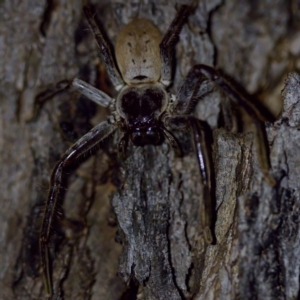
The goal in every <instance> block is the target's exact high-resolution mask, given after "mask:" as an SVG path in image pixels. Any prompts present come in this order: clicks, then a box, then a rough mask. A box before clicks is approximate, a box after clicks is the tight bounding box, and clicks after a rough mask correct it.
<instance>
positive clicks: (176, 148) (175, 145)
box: [162, 128, 182, 156]
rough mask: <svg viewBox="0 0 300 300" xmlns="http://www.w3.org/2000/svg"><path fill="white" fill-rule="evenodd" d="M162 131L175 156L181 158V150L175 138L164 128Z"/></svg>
mask: <svg viewBox="0 0 300 300" xmlns="http://www.w3.org/2000/svg"><path fill="white" fill-rule="evenodd" d="M162 131H163V133H164V135H165V137H166V138H167V141H168V143H169V144H170V146H171V147H172V149H173V151H174V152H175V154H176V156H182V151H181V148H180V146H179V144H178V142H177V140H176V138H175V137H174V136H173V134H172V132H170V131H169V130H167V129H166V128H162Z"/></svg>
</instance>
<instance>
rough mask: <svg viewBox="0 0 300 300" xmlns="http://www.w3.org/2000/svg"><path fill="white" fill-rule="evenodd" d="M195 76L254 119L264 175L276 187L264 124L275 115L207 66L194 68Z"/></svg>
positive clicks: (273, 119) (272, 119) (257, 145)
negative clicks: (203, 77)
mask: <svg viewBox="0 0 300 300" xmlns="http://www.w3.org/2000/svg"><path fill="white" fill-rule="evenodd" d="M193 72H194V74H195V76H200V77H201V76H203V75H204V76H205V77H206V78H207V79H209V80H210V81H212V82H214V83H215V84H216V85H217V87H219V89H220V90H221V91H222V92H223V93H225V94H226V95H228V97H229V98H230V99H231V100H232V101H233V102H234V103H236V104H237V105H239V106H241V107H242V108H243V109H244V110H245V111H246V113H247V114H248V115H249V116H250V117H251V118H252V122H253V124H254V125H255V129H256V130H255V142H256V147H257V151H258V159H259V163H260V167H261V169H262V172H263V175H264V177H265V179H266V181H267V182H268V184H269V185H270V186H275V185H276V180H275V179H274V177H273V176H272V175H271V173H270V169H271V164H270V158H269V148H268V141H267V135H266V129H265V126H264V124H263V123H264V122H265V121H268V122H274V121H275V118H274V117H273V115H272V114H271V113H270V112H269V111H268V110H267V109H266V108H265V107H264V106H262V105H261V104H260V103H259V102H255V103H254V102H252V101H250V100H249V99H247V98H246V97H245V96H243V95H242V94H241V93H240V92H238V91H237V90H236V88H234V86H233V85H232V84H230V83H229V82H228V81H227V80H226V79H225V78H224V77H223V76H222V75H221V74H220V73H219V72H218V71H217V70H215V69H214V68H212V67H210V66H206V65H201V64H200V65H196V66H194V67H193Z"/></svg>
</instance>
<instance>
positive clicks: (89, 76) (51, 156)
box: [0, 0, 300, 300]
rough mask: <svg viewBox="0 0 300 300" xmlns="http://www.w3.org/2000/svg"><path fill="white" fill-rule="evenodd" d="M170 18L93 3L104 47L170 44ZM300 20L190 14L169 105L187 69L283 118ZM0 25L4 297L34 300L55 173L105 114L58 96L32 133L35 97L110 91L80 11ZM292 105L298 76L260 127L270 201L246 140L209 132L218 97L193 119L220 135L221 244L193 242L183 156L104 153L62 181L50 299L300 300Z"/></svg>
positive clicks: (262, 4)
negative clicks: (212, 75)
mask: <svg viewBox="0 0 300 300" xmlns="http://www.w3.org/2000/svg"><path fill="white" fill-rule="evenodd" d="M96 2H97V1H96ZM175 4H176V3H175V1H166V2H163V3H162V2H161V1H151V2H149V1H144V2H142V1H137V2H131V3H127V2H126V1H118V2H115V1H98V6H99V15H100V16H101V19H102V21H103V24H104V25H105V28H106V29H107V33H108V35H109V36H110V37H111V39H112V40H113V41H114V40H115V37H116V34H117V32H118V30H119V29H120V27H121V26H122V25H123V24H126V23H127V22H128V21H129V20H131V19H132V18H134V17H136V16H137V15H139V16H140V17H147V18H149V19H151V20H153V22H154V23H155V24H157V25H158V27H159V28H160V30H161V31H162V32H165V31H166V29H167V27H168V25H169V24H170V22H171V20H172V18H173V16H174V14H175V7H176V5H175ZM297 5H298V4H297V2H296V1H292V0H290V1H286V0H278V1H268V0H264V1H259V3H258V2H256V1H250V0H243V1H238V0H227V1H223V2H221V1H218V0H216V1H209V2H208V1H207V2H199V5H198V7H197V10H196V11H195V14H194V15H192V16H191V17H190V18H189V23H188V26H185V27H184V28H183V31H182V34H181V36H180V43H179V44H178V46H177V49H176V50H177V54H176V58H177V67H176V72H175V78H174V86H173V87H172V91H173V92H174V91H176V88H177V89H178V87H179V86H180V83H181V82H182V78H184V76H185V75H186V74H187V72H188V71H189V69H190V68H191V67H192V66H193V65H194V64H196V63H205V64H209V65H216V66H218V67H220V68H221V69H222V70H223V71H224V72H225V73H226V74H227V75H230V76H231V77H232V78H234V79H235V80H236V81H238V82H239V83H240V84H242V85H243V86H244V87H245V89H247V90H248V91H249V92H250V93H252V94H255V95H257V96H258V97H259V98H261V100H262V101H264V102H265V103H266V104H267V105H269V107H270V109H271V110H272V111H273V113H274V114H278V112H279V110H280V108H281V105H280V103H281V101H280V97H281V96H280V90H281V89H282V88H283V80H284V78H286V77H287V73H288V71H291V70H298V68H299V58H298V57H299V53H300V39H299V34H297V30H298V29H299V11H298V6H297ZM0 15H1V19H0V37H1V39H0V53H1V63H0V78H1V90H0V114H1V124H0V150H1V152H0V165H1V168H0V176H1V180H0V184H1V186H0V190H1V197H0V201H1V211H0V224H1V232H0V240H1V243H0V267H1V268H0V298H1V299H5V300H6V299H43V298H44V294H43V293H44V292H43V283H42V279H41V274H40V269H39V257H38V248H37V246H38V244H37V243H38V231H39V226H40V221H41V210H42V207H43V203H44V201H45V197H46V194H47V185H48V182H49V177H50V172H51V169H52V168H53V166H54V164H55V162H56V161H57V160H58V159H59V157H60V156H61V155H62V153H63V152H64V151H65V150H66V149H67V148H68V147H69V146H70V145H71V143H72V140H75V139H76V138H77V137H79V136H81V135H82V134H84V133H85V132H86V131H87V130H88V129H89V128H90V127H91V126H92V125H93V124H96V123H97V122H100V121H101V120H103V119H105V116H106V111H105V110H103V109H96V107H95V106H94V105H92V104H90V103H89V102H88V101H86V100H85V99H78V96H77V95H74V94H69V93H64V94H62V95H59V96H57V97H55V99H53V100H51V101H49V102H48V103H46V104H45V106H44V107H43V108H42V109H41V112H40V114H39V115H38V117H37V118H36V119H34V120H30V118H31V116H32V112H33V110H34V108H33V102H34V98H35V96H36V94H37V93H38V92H39V91H42V90H44V89H45V88H46V87H47V85H48V84H50V83H53V82H57V81H59V80H62V79H65V78H73V77H74V76H78V77H80V78H81V79H84V80H86V81H88V82H89V83H91V84H94V85H95V86H98V87H100V88H101V89H104V90H105V91H106V92H108V93H111V94H113V90H112V88H111V86H110V85H109V84H108V83H107V81H106V75H105V74H104V73H103V65H102V64H101V61H100V59H99V58H98V53H97V48H96V46H95V43H94V41H93V39H92V36H91V35H89V34H88V30H87V25H86V22H85V21H84V18H83V15H82V12H81V2H80V1H79V0H72V1H64V0H59V1H48V2H47V3H46V2H41V1H27V0H20V1H8V0H7V1H1V2H0ZM299 92H300V77H299V76H298V75H297V74H296V73H293V74H292V75H290V76H289V77H288V80H287V82H286V86H285V89H284V92H283V94H282V95H283V99H284V109H283V113H282V115H281V116H280V117H279V119H278V121H277V122H276V123H275V124H267V131H268V139H269V143H270V150H271V153H270V157H271V162H272V169H273V174H274V176H275V177H276V178H277V180H278V185H277V186H276V187H274V188H271V187H270V186H268V184H267V183H266V182H265V181H264V179H263V176H262V174H261V170H260V167H259V165H258V162H257V154H256V149H255V144H254V143H253V134H252V133H251V132H248V133H243V134H236V133H232V132H228V131H225V130H224V129H222V128H220V129H217V123H218V114H219V110H220V109H219V105H218V103H219V102H220V101H221V100H224V101H225V102H226V101H227V99H226V97H225V96H224V95H221V94H220V93H219V92H218V91H215V92H213V93H211V94H210V95H209V96H208V97H207V98H206V99H204V100H203V101H202V102H201V103H200V104H199V105H198V107H197V112H196V115H197V116H198V117H199V118H201V119H203V120H206V121H207V122H209V124H210V125H211V126H212V127H213V128H214V146H213V157H214V165H215V178H216V179H215V181H216V187H215V190H216V215H217V220H216V224H215V234H216V244H215V245H206V244H205V243H204V239H203V236H202V230H201V225H200V224H201V220H200V201H201V184H200V182H199V175H198V169H197V166H196V158H195V156H194V154H193V152H192V149H191V147H190V145H189V143H188V142H187V141H185V140H184V141H183V142H184V146H185V147H186V155H185V156H184V157H183V158H176V157H174V154H173V153H172V151H171V150H170V149H169V147H168V146H167V145H166V144H163V145H162V146H161V147H145V148H133V147H131V149H130V155H129V156H128V157H127V159H126V160H125V161H124V162H122V163H121V165H120V164H119V163H118V160H117V159H116V158H115V152H114V147H113V146H109V145H113V142H114V141H112V140H111V141H108V142H109V143H108V144H107V145H104V146H103V148H102V149H100V151H99V152H98V153H97V155H94V156H92V157H91V159H89V160H87V161H86V162H85V163H83V164H82V165H81V166H80V167H79V168H78V169H77V170H76V171H75V172H74V173H72V174H70V180H69V186H68V190H67V193H66V197H65V199H64V201H63V209H64V212H65V216H64V218H62V219H61V222H60V226H55V228H54V229H55V234H54V235H53V238H52V242H51V244H50V249H51V255H52V257H53V285H54V291H55V294H54V296H53V299H120V298H121V297H123V298H124V299H125V296H126V295H127V296H128V294H129V293H130V292H131V293H134V288H135V285H134V283H133V282H131V283H132V286H131V289H129V290H127V287H126V285H125V284H124V282H126V283H129V282H130V280H131V279H132V278H133V276H134V278H136V279H137V280H138V281H139V282H140V286H139V290H138V298H139V299H181V298H186V299H191V298H192V297H193V298H194V299H205V300H206V299H297V298H299V270H300V267H299V251H300V245H299V225H298V224H299V205H300V198H299V180H298V178H299V174H298V173H299V172H300V168H299V157H300V156H299V155H298V149H299V146H300V134H299V130H298V128H299V122H300V119H299V118H300V114H299V110H300V104H299V100H300V99H299ZM277 103H279V104H277ZM238 113H239V111H238ZM245 119H246V120H247V118H245ZM29 120H30V121H29ZM71 124H74V125H73V127H72V126H71ZM61 127H62V128H63V129H64V130H63V133H64V134H62V131H61V130H60V128H61ZM117 174H119V175H117ZM104 179H106V181H107V182H104V181H105V180H104ZM120 183H121V184H120ZM116 185H117V186H119V188H118V189H116ZM110 203H111V204H110ZM113 211H114V212H115V214H116V216H114V214H113ZM115 224H117V226H116V225H115ZM112 225H113V226H112ZM116 234H117V240H118V241H122V246H121V245H120V243H116V242H115V241H114V239H115V236H116ZM119 258H120V260H119ZM118 272H119V273H120V275H119V276H117V273H118ZM126 290H127V292H126ZM126 293H127V294H126ZM125 294H126V295H125ZM122 295H123V296H122Z"/></svg>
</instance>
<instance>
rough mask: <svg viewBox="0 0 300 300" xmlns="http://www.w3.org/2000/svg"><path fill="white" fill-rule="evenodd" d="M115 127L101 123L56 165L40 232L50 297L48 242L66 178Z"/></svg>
mask: <svg viewBox="0 0 300 300" xmlns="http://www.w3.org/2000/svg"><path fill="white" fill-rule="evenodd" d="M115 130H116V127H115V126H114V125H111V124H109V123H108V122H103V123H100V124H99V125H97V126H95V127H94V128H93V129H91V130H90V131H89V132H88V133H87V134H85V135H84V136H83V137H82V138H81V139H79V140H78V141H77V142H76V143H75V144H74V145H73V146H72V147H71V148H69V150H67V151H66V152H65V154H64V155H63V156H62V158H61V159H60V160H59V161H58V162H57V164H56V165H55V167H54V169H53V171H52V174H51V180H50V190H49V193H48V197H47V202H46V204H45V211H44V215H43V221H42V226H41V231H40V255H41V261H42V272H43V278H44V282H45V287H46V293H47V294H48V296H51V294H52V282H51V276H50V266H49V255H48V245H47V244H48V241H49V238H50V235H51V229H52V225H53V221H54V218H55V212H56V209H57V203H58V201H59V199H60V198H61V197H62V196H63V193H64V185H63V183H64V177H65V176H66V171H67V170H68V168H70V167H72V166H73V165H74V164H76V162H78V160H79V159H80V158H83V157H84V158H86V157H88V156H90V155H91V154H92V153H93V152H95V151H96V150H97V147H99V144H100V142H101V141H103V140H104V139H105V138H107V137H108V136H110V135H111V134H113V132H114V131H115Z"/></svg>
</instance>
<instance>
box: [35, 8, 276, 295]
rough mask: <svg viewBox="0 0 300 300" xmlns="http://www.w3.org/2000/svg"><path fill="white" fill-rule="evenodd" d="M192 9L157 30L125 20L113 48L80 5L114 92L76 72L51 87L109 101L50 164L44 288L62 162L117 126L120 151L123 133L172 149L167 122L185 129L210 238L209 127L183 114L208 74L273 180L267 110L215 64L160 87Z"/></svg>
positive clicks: (91, 147)
mask: <svg viewBox="0 0 300 300" xmlns="http://www.w3.org/2000/svg"><path fill="white" fill-rule="evenodd" d="M192 10H193V9H192V7H190V6H187V5H183V6H181V8H180V9H179V10H178V12H177V15H176V16H175V18H174V20H173V22H172V23H171V25H170V27H169V29H168V31H167V32H166V34H165V35H164V36H163V37H161V34H160V32H159V30H158V29H157V27H155V26H154V25H153V24H152V23H151V22H150V21H149V20H146V19H135V20H133V21H132V22H131V23H129V24H128V25H126V26H125V27H124V28H123V29H122V30H121V32H120V34H119V36H118V38H117V42H116V47H115V48H116V51H115V56H114V55H113V54H112V53H113V52H112V51H111V48H110V47H109V42H108V40H107V38H106V37H105V35H104V34H103V31H102V29H101V28H102V27H101V26H99V24H98V21H97V18H96V13H95V11H93V8H92V7H90V6H86V7H84V12H85V14H86V17H87V20H88V22H89V25H90V27H91V29H92V31H93V33H94V36H95V39H96V41H97V44H98V46H99V49H100V53H101V56H102V59H103V61H104V63H105V65H106V68H107V71H108V74H109V76H110V79H111V81H112V83H113V85H114V86H115V88H116V90H117V91H118V92H119V94H118V96H117V97H116V99H112V98H111V97H109V96H108V95H106V94H105V93H103V92H102V91H100V90H98V89H96V88H94V87H92V86H90V85H89V84H87V83H85V82H84V81H82V80H79V79H73V80H72V81H68V82H66V81H63V82H62V83H63V87H62V84H59V85H58V88H57V92H58V91H61V90H62V89H64V88H72V89H75V90H76V91H78V92H80V93H81V94H82V95H84V96H86V97H87V98H89V99H91V100H92V101H94V102H96V103H97V104H99V105H101V106H105V107H108V106H109V107H112V108H113V109H112V117H111V118H110V119H109V120H110V121H107V122H103V123H100V124H99V125H97V126H95V127H94V128H93V129H92V130H91V131H89V132H88V133H87V134H86V135H84V136H83V137H82V138H81V139H79V140H78V141H77V142H76V143H75V144H74V145H73V146H72V147H71V148H70V149H69V150H68V151H67V152H66V153H65V154H64V155H63V156H62V158H61V159H60V160H59V162H58V163H57V164H56V166H55V168H54V170H53V172H52V176H51V182H50V190H49V194H48V198H47V202H46V207H45V212H44V216H43V222H42V226H41V232H40V253H41V261H42V269H43V276H44V278H45V283H46V290H47V293H48V294H51V292H52V284H51V279H50V277H51V276H50V269H49V258H48V248H47V243H48V241H49V238H50V232H51V225H52V222H53V218H54V213H55V209H56V206H57V202H58V199H59V197H60V196H61V195H62V194H63V190H64V186H63V181H64V180H63V178H64V177H65V175H66V171H67V169H68V168H69V167H70V165H73V164H75V163H76V162H77V161H78V160H79V158H80V157H82V156H83V155H85V156H87V155H90V154H91V153H92V152H93V150H95V149H96V148H97V145H99V143H100V142H101V141H103V140H104V139H105V138H107V137H108V136H110V135H112V134H113V133H114V132H116V131H117V130H119V131H121V132H122V134H123V135H122V137H121V139H120V141H119V147H118V148H119V151H121V152H125V151H126V148H127V145H128V143H129V141H131V142H132V143H133V144H134V145H135V146H145V145H147V144H152V145H160V144H161V143H162V142H163V141H164V140H166V141H167V142H168V143H169V144H170V146H171V147H172V149H173V150H174V151H175V152H176V153H180V146H179V144H178V143H177V141H176V139H175V138H174V136H173V134H172V130H181V129H184V128H188V129H190V131H191V134H192V139H193V142H194V148H195V152H196V156H197V159H198V166H199V171H200V180H201V182H202V186H203V199H201V209H202V219H201V223H202V227H203V228H202V230H203V232H204V236H205V239H206V241H207V242H208V243H212V241H213V233H212V232H213V230H212V228H213V224H212V223H213V221H212V220H213V218H212V212H213V201H212V199H213V190H212V182H213V178H212V173H213V172H212V169H213V166H212V154H211V152H212V151H211V147H210V143H209V142H208V141H209V137H210V135H211V133H210V130H209V128H208V126H207V125H205V123H204V122H203V121H200V120H198V119H197V118H195V117H194V116H192V115H191V113H192V112H193V110H194V108H195V106H196V104H197V102H198V101H199V91H200V90H201V88H202V87H203V86H204V85H205V84H207V82H214V83H215V84H216V86H217V87H219V88H220V89H221V90H222V91H223V92H225V93H226V94H227V95H228V96H229V98H230V99H231V100H232V101H233V102H235V103H236V104H238V105H240V106H241V107H243V108H244V109H245V111H246V112H247V113H248V114H249V115H250V116H251V117H252V120H253V124H254V125H255V129H256V138H257V140H258V141H259V143H257V145H258V149H259V157H260V163H261V168H262V171H263V173H264V175H265V178H266V180H267V181H268V182H269V183H270V184H271V185H273V184H274V179H273V177H272V176H271V175H270V173H269V163H268V161H269V160H268V155H267V148H266V147H267V146H266V141H265V133H264V125H263V121H266V120H267V121H273V118H272V116H271V115H270V114H268V113H266V112H265V111H264V110H261V109H259V108H258V107H256V106H255V105H254V104H253V103H252V102H251V101H249V100H248V99H247V98H245V97H244V96H242V95H241V94H240V93H239V92H238V91H237V90H236V89H235V88H234V87H232V85H231V84H230V83H229V82H228V81H226V80H225V79H224V78H223V77H222V76H221V75H220V73H219V72H218V71H216V70H215V69H214V68H213V67H210V66H206V65H200V64H199V65H195V66H194V67H193V68H192V69H191V70H190V72H189V73H188V75H187V77H186V79H185V81H184V83H183V85H182V87H181V88H180V89H179V90H178V93H177V95H176V96H174V95H169V93H168V91H167V88H168V86H169V85H170V83H171V80H172V57H173V55H172V50H173V49H174V45H175V43H176V42H177V40H178V36H179V33H180V30H181V28H182V26H183V25H184V23H185V22H186V20H187V17H188V15H189V14H190V13H191V12H192ZM115 58H116V60H115ZM66 83H67V84H66ZM54 93H56V92H55V91H54V92H53V91H51V94H52V95H53V94H54ZM46 94H47V93H46ZM204 94H205V93H203V94H202V96H204ZM48 96H49V95H48ZM171 100H172V101H171Z"/></svg>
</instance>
